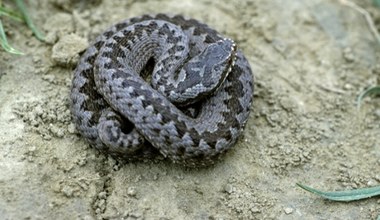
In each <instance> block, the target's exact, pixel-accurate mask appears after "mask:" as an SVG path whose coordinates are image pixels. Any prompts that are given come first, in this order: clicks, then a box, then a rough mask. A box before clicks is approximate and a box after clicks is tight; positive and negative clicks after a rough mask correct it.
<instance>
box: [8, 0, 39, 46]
mask: <svg viewBox="0 0 380 220" xmlns="http://www.w3.org/2000/svg"><path fill="white" fill-rule="evenodd" d="M15 2H16V5H17V7H18V9H19V10H20V11H21V14H22V16H23V17H24V20H25V22H26V24H27V25H28V27H29V28H30V29H31V30H32V32H33V33H34V35H35V36H36V38H37V39H38V40H40V41H44V40H45V38H44V36H43V35H42V34H41V32H39V31H38V30H37V28H36V27H35V26H34V24H33V22H32V20H31V19H30V17H29V14H28V11H27V10H26V7H25V5H24V1H23V0H15Z"/></svg>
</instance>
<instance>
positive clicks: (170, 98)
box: [71, 14, 253, 167]
mask: <svg viewBox="0 0 380 220" xmlns="http://www.w3.org/2000/svg"><path fill="white" fill-rule="evenodd" d="M150 73H151V74H150ZM252 95H253V75H252V71H251V68H250V65H249V63H248V61H247V59H246V58H245V57H244V55H243V54H242V52H241V51H240V50H238V49H237V48H236V45H235V43H234V42H233V41H232V40H229V39H226V38H223V37H222V36H221V35H220V34H219V33H218V32H216V31H215V30H213V29H211V28H210V27H208V26H207V25H205V24H202V23H200V22H198V21H197V20H194V19H186V18H184V17H182V16H179V15H177V16H168V15H165V14H158V15H154V16H152V15H144V16H141V17H135V18H131V19H129V20H125V21H122V22H120V23H118V24H116V25H114V26H112V27H111V28H109V29H108V30H106V31H105V32H104V33H103V34H101V35H100V36H99V37H97V38H96V40H95V42H94V43H93V44H92V45H91V46H90V47H89V48H88V49H87V50H86V52H85V53H84V54H83V55H82V57H81V59H80V61H79V63H78V66H77V68H76V69H75V71H74V78H73V84H72V88H71V110H72V114H73V118H74V121H75V124H76V128H77V130H78V131H79V133H80V134H81V135H82V136H83V137H85V138H86V139H87V140H88V141H89V142H90V144H91V145H92V146H94V147H95V148H97V149H99V150H101V151H103V152H106V153H108V154H110V155H111V156H113V157H115V158H122V159H127V160H130V159H141V158H147V157H150V156H152V155H154V153H156V152H157V151H158V152H160V153H161V154H163V155H164V156H165V157H168V158H170V159H171V160H172V161H174V162H178V163H181V164H184V165H186V166H193V167H194V166H205V165H209V164H212V163H214V161H215V160H216V158H218V157H219V156H220V155H221V154H222V153H224V152H225V151H226V150H228V149H229V148H230V147H231V146H233V145H234V144H235V142H236V141H237V139H238V137H239V135H240V134H241V133H242V130H243V128H244V126H245V124H246V121H247V118H248V116H249V112H250V105H251V102H252Z"/></svg>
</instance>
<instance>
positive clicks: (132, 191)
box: [127, 187, 137, 197]
mask: <svg viewBox="0 0 380 220" xmlns="http://www.w3.org/2000/svg"><path fill="white" fill-rule="evenodd" d="M127 194H128V195H129V196H133V197H134V196H136V194H137V192H136V188H135V187H129V188H128V190H127Z"/></svg>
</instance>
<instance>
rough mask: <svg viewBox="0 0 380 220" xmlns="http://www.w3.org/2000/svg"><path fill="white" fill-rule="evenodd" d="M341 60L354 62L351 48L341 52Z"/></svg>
mask: <svg viewBox="0 0 380 220" xmlns="http://www.w3.org/2000/svg"><path fill="white" fill-rule="evenodd" d="M343 58H344V59H345V60H346V61H347V62H349V63H351V62H353V61H355V55H354V54H353V52H352V49H351V48H349V47H347V48H345V49H344V50H343Z"/></svg>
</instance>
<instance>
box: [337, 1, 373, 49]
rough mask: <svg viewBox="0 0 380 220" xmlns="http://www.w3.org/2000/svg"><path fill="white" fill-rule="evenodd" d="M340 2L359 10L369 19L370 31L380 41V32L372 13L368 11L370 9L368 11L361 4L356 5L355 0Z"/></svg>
mask: <svg viewBox="0 0 380 220" xmlns="http://www.w3.org/2000/svg"><path fill="white" fill-rule="evenodd" d="M339 2H340V3H341V4H343V5H346V6H348V7H350V8H352V9H354V10H355V11H357V12H359V13H360V14H362V15H363V16H364V18H365V20H366V21H367V24H368V27H369V29H370V31H371V32H372V34H373V35H374V36H375V38H376V40H377V41H378V42H379V43H380V34H379V32H378V31H377V29H376V26H375V23H374V22H373V20H372V18H371V15H370V14H369V13H368V11H366V10H365V9H364V8H361V7H360V6H358V5H356V4H355V3H353V2H350V1H348V0H339Z"/></svg>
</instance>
